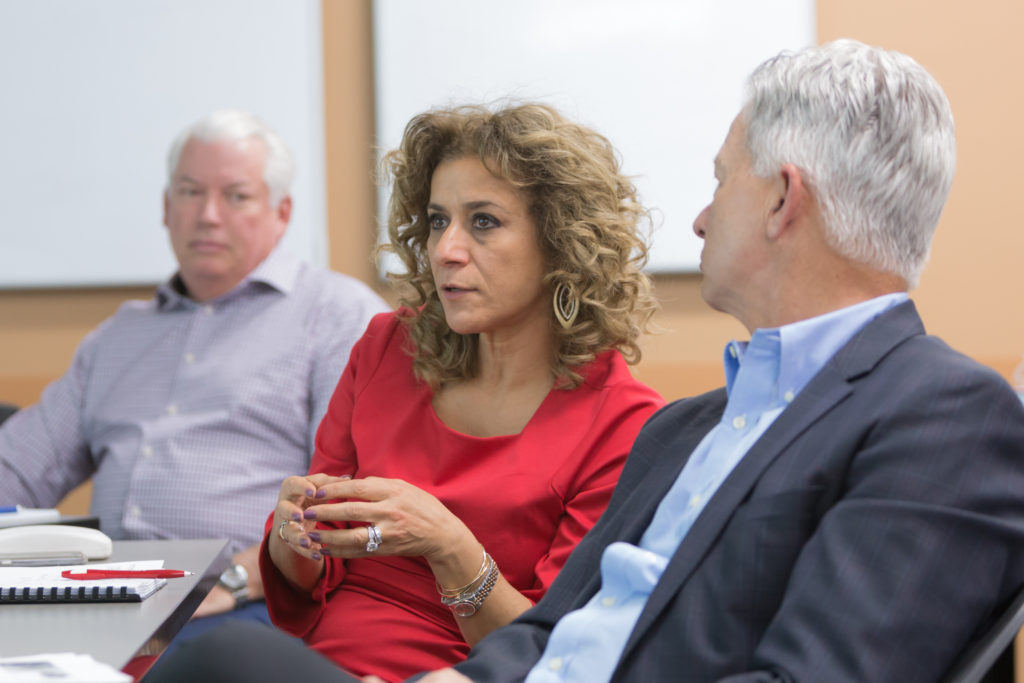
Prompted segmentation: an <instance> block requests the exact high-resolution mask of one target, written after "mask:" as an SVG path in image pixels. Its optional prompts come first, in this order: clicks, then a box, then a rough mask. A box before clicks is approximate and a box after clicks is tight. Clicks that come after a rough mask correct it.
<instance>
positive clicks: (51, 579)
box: [0, 560, 167, 605]
mask: <svg viewBox="0 0 1024 683" xmlns="http://www.w3.org/2000/svg"><path fill="white" fill-rule="evenodd" d="M163 565H164V563H163V560H147V561H142V562H106V563H102V564H88V565H84V564H80V565H67V566H58V567H0V605H3V604H9V603H42V602H141V601H142V600H145V599H146V598H148V597H149V596H150V595H152V594H153V593H155V592H157V591H158V590H160V589H161V588H163V586H164V584H166V583H167V579H101V580H99V581H78V580H75V579H65V578H64V577H63V576H61V575H60V573H61V572H62V571H64V570H66V569H86V568H88V569H129V570H141V569H160V568H162V567H163Z"/></svg>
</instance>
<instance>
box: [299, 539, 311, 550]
mask: <svg viewBox="0 0 1024 683" xmlns="http://www.w3.org/2000/svg"><path fill="white" fill-rule="evenodd" d="M299 545H300V546H302V547H303V548H308V547H309V539H308V538H303V539H302V540H301V541H299Z"/></svg>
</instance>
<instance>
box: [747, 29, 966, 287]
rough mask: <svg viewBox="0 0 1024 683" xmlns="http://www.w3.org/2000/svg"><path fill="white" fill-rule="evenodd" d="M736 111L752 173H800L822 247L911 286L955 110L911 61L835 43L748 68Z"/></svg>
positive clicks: (949, 157) (946, 179)
mask: <svg viewBox="0 0 1024 683" xmlns="http://www.w3.org/2000/svg"><path fill="white" fill-rule="evenodd" d="M747 86H748V87H747V100H746V103H745V105H744V107H743V116H744V121H745V123H746V125H747V133H746V145H747V148H748V150H749V151H750V154H751V158H752V162H753V170H754V173H755V174H756V175H758V176H761V177H770V176H771V175H774V174H775V173H777V172H778V170H779V169H780V168H781V167H782V165H783V164H787V163H792V164H794V165H796V166H797V168H799V169H800V171H801V174H802V175H803V177H804V181H805V182H806V183H807V184H808V185H809V186H810V188H811V191H812V192H813V193H814V196H815V199H816V200H817V201H818V202H819V204H820V206H821V208H822V213H823V215H824V221H825V231H826V238H827V240H828V242H829V244H830V245H831V246H832V248H833V249H835V250H836V251H837V252H838V253H840V254H842V255H843V256H845V257H847V258H849V259H852V260H855V261H857V262H860V263H864V264H866V265H868V266H870V267H872V268H875V269H877V270H880V271H883V272H887V273H894V274H896V275H899V276H900V277H902V278H903V279H904V280H906V282H907V284H908V286H910V287H914V286H916V285H917V282H918V279H919V277H920V275H921V271H922V270H923V269H924V264H925V262H926V261H927V260H928V253H929V250H930V248H931V240H932V235H933V234H934V232H935V226H936V224H937V223H938V221H939V215H940V214H941V213H942V208H943V206H944V205H945V203H946V197H947V195H948V194H949V188H950V185H951V184H952V182H953V171H954V167H955V166H956V139H955V135H954V131H953V114H952V112H951V111H950V108H949V102H948V101H947V99H946V95H945V94H944V93H943V92H942V88H941V87H940V86H939V84H938V83H937V82H936V81H935V79H934V78H932V76H931V75H929V74H928V72H927V71H925V70H924V68H923V67H921V65H920V64H918V63H917V62H915V61H914V60H913V59H911V58H910V57H908V56H906V55H903V54H900V53H898V52H891V51H886V50H883V49H881V48H877V47H870V46H868V45H864V44H863V43H859V42H857V41H854V40H837V41H835V42H832V43H828V44H827V45H823V46H821V47H811V48H807V49H805V50H802V51H800V52H796V53H792V52H783V53H782V54H780V55H778V56H777V57H774V58H772V59H770V60H768V61H766V62H764V63H763V64H761V65H760V66H759V67H758V68H757V69H756V70H755V71H754V72H753V74H751V76H750V79H749V81H748V83H747Z"/></svg>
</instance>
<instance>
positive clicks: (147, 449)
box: [142, 446, 153, 458]
mask: <svg viewBox="0 0 1024 683" xmlns="http://www.w3.org/2000/svg"><path fill="white" fill-rule="evenodd" d="M142 455H143V457H146V458H152V457H153V448H152V446H143V447H142Z"/></svg>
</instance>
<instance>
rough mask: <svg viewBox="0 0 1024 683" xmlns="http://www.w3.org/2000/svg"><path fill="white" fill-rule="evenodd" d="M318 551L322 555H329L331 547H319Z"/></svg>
mask: <svg viewBox="0 0 1024 683" xmlns="http://www.w3.org/2000/svg"><path fill="white" fill-rule="evenodd" d="M320 553H321V554H322V555H323V556H324V557H330V556H331V549H330V548H320Z"/></svg>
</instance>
